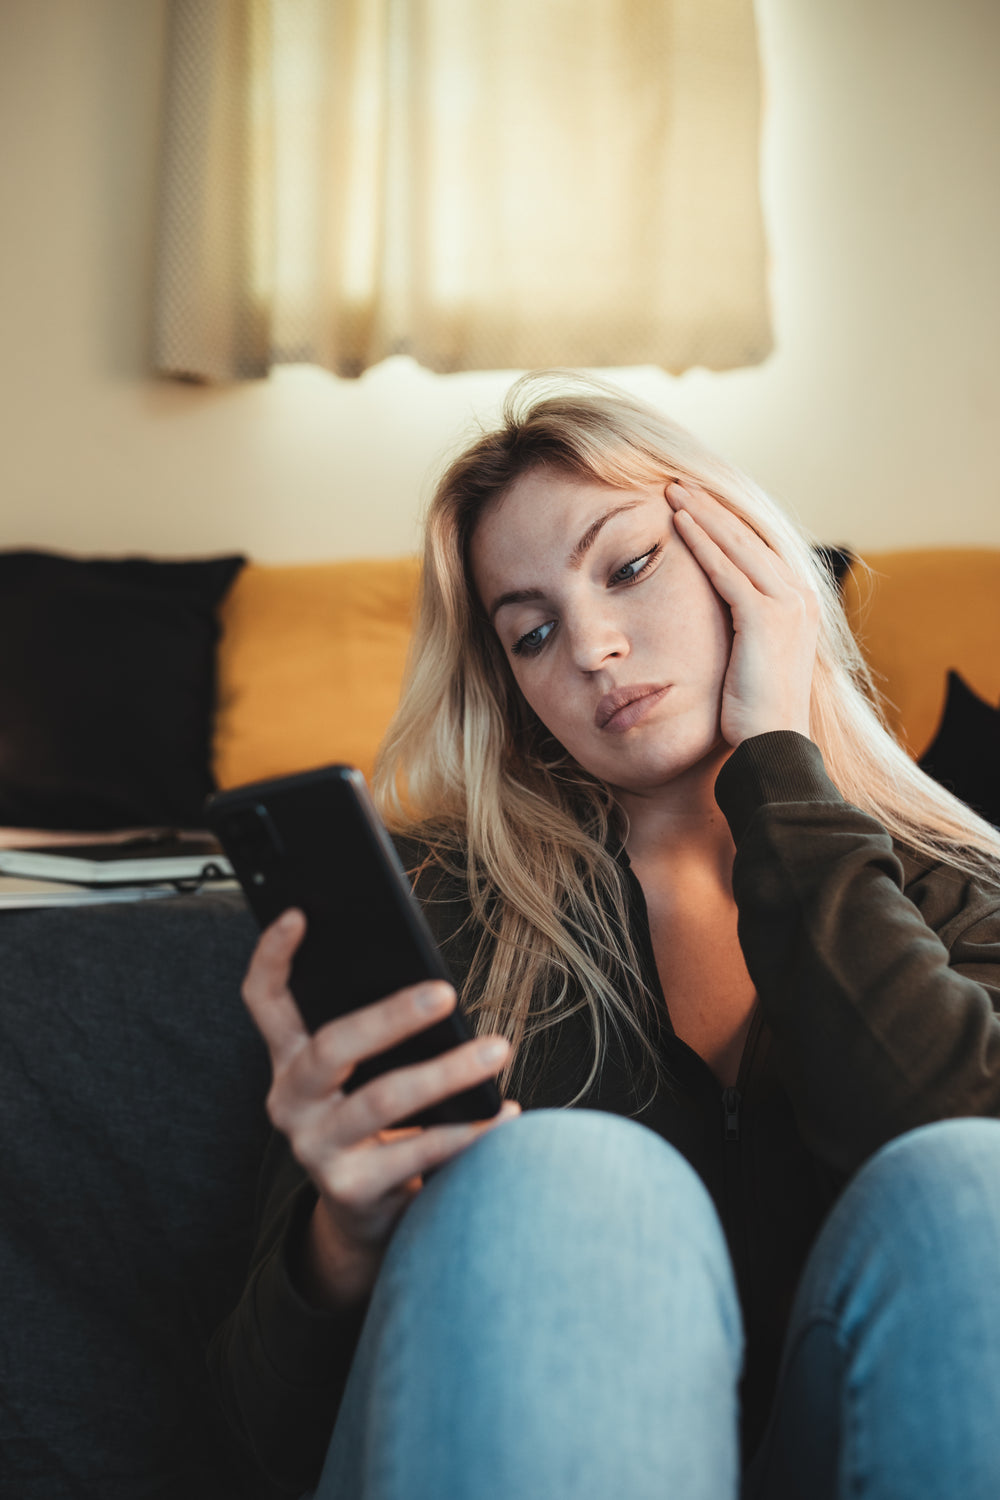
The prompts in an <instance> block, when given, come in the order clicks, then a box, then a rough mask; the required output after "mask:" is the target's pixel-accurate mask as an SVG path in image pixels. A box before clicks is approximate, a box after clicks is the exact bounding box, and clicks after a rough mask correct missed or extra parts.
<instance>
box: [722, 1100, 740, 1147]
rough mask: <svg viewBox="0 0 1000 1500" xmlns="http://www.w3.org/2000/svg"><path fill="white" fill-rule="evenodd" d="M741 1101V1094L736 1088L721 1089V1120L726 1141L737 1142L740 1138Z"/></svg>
mask: <svg viewBox="0 0 1000 1500" xmlns="http://www.w3.org/2000/svg"><path fill="white" fill-rule="evenodd" d="M742 1103H743V1095H742V1094H741V1093H740V1091H739V1089H737V1088H727V1089H723V1090H722V1121H723V1130H724V1134H725V1139H726V1141H727V1142H729V1141H732V1142H737V1141H739V1138H740V1105H741V1104H742Z"/></svg>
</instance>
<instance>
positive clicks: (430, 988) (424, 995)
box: [415, 984, 451, 1014]
mask: <svg viewBox="0 0 1000 1500" xmlns="http://www.w3.org/2000/svg"><path fill="white" fill-rule="evenodd" d="M450 994H451V992H450V991H449V990H447V989H443V988H442V987H441V986H440V985H434V984H428V985H425V986H424V987H423V988H422V989H419V990H417V993H416V996H415V999H416V1002H417V1006H418V1008H419V1009H420V1010H423V1011H426V1012H427V1013H428V1014H430V1013H431V1012H433V1011H435V1010H443V1009H444V1007H445V1003H446V1002H447V1000H448V999H449V998H450Z"/></svg>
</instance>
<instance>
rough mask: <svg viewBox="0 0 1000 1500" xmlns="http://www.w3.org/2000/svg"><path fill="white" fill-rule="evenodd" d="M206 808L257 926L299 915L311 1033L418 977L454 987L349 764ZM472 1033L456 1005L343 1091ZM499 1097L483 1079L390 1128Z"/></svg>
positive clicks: (447, 1116) (297, 985)
mask: <svg viewBox="0 0 1000 1500" xmlns="http://www.w3.org/2000/svg"><path fill="white" fill-rule="evenodd" d="M206 813H207V817H208V824H209V827H210V828H211V829H212V831H213V833H214V834H215V835H216V837H217V838H218V840H219V843H220V844H221V845H222V847H223V849H224V850H225V852H226V854H227V855H228V857H229V860H230V862H231V863H232V866H233V870H234V872H235V874H236V878H237V879H238V880H239V882H240V885H241V886H242V887H243V891H244V894H245V895H246V899H247V903H248V905H249V906H250V909H251V911H252V912H253V915H254V917H255V918H256V920H257V923H258V926H260V927H261V928H264V927H267V926H269V925H270V924H271V922H273V921H274V920H275V918H276V917H278V916H280V915H281V913H282V912H283V911H287V909H288V908H289V907H290V906H296V907H298V908H299V909H300V910H301V911H303V912H304V913H305V916H306V923H307V926H306V934H305V937H304V939H303V941H302V943H301V944H300V946H299V948H298V950H297V952H296V953H295V956H294V959H293V962H292V970H291V976H290V979H289V985H290V988H291V991H292V994H293V995H294V997H295V1002H296V1004H297V1005H298V1007H299V1010H300V1011H301V1013H302V1018H303V1020H304V1021H305V1024H306V1026H307V1027H308V1028H309V1030H310V1031H315V1030H317V1029H318V1028H319V1027H320V1026H322V1025H323V1024H324V1023H325V1022H326V1021H331V1020H333V1019H334V1018H335V1017H337V1016H341V1015H343V1014H345V1013H346V1012H347V1011H351V1010H356V1009H358V1007H360V1006H363V1005H368V1004H370V1003H371V1002H372V1001H374V1000H381V999H384V998H385V996H387V995H391V994H392V993H393V992H394V991H396V990H399V989H403V988H404V987H405V986H406V985H411V984H417V983H419V982H420V981H421V980H423V979H445V980H447V981H448V982H449V984H450V983H451V982H452V980H451V975H450V974H449V973H448V969H447V966H446V964H445V962H444V959H443V958H442V957H441V954H440V952H439V950H438V948H437V945H436V944H435V942H434V939H433V937H432V936H431V932H430V928H429V927H428V926H427V922H426V920H425V918H424V915H423V912H422V911H421V910H420V906H419V904H418V903H417V900H416V898H415V897H414V895H413V892H412V890H411V889H410V884H409V881H408V880H407V878H406V874H405V872H404V870H403V867H402V865H401V863H400V861H399V857H398V855H397V854H396V850H395V848H394V846H393V843H392V840H391V839H390V837H389V835H388V833H387V831H386V829H385V827H384V825H383V823H382V821H381V819H380V818H379V816H378V813H377V812H376V810H375V806H374V803H373V802H372V800H371V797H370V795H369V792H368V788H367V786H366V784H365V779H364V777H363V776H362V774H361V772H360V771H358V770H356V769H355V768H354V767H353V766H341V765H334V766H323V767H321V768H319V769H317V770H315V771H304V772H301V773H300V774H298V775H295V776H284V777H279V778H277V779H275V780H273V781H259V782H254V783H252V784H251V785H248V786H241V787H234V788H233V789H232V790H231V791H226V792H218V793H216V795H215V796H213V797H210V798H209V800H208V803H207V804H206ZM471 1034H472V1033H471V1032H470V1031H469V1029H468V1027H467V1025H466V1023H465V1021H464V1020H463V1018H462V1016H461V1014H460V1013H459V1011H458V1009H457V1008H456V1009H455V1010H453V1011H452V1012H451V1014H450V1015H448V1016H446V1017H445V1019H444V1020H442V1021H436V1022H435V1023H434V1024H433V1025H432V1026H429V1027H427V1028H426V1030H424V1031H420V1032H418V1033H417V1034H416V1035H415V1036H412V1037H409V1038H407V1039H406V1040H405V1041H403V1042H400V1043H398V1044H397V1045H396V1046H394V1047H391V1048H390V1049H389V1050H388V1051H386V1052H382V1053H380V1054H379V1055H378V1056H377V1057H374V1058H371V1059H368V1060H366V1061H365V1062H364V1063H363V1064H360V1065H359V1066H358V1067H357V1068H356V1069H355V1070H354V1072H353V1074H352V1075H351V1078H350V1081H349V1083H348V1084H347V1085H346V1088H347V1089H348V1090H350V1089H353V1088H357V1087H358V1086H359V1085H360V1084H362V1083H364V1082H366V1081H367V1080H368V1079H369V1078H373V1077H375V1076H376V1075H377V1074H379V1073H384V1072H387V1071H388V1070H389V1069H391V1068H398V1067H404V1066H407V1065H408V1064H411V1063H416V1062H422V1061H424V1060H425V1059H427V1058H430V1057H435V1056H437V1055H438V1054H439V1053H441V1052H443V1051H446V1050H447V1049H448V1048H450V1047H455V1046H457V1045H458V1044H459V1043H460V1042H464V1041H467V1040H468V1039H469V1037H470V1036H471ZM500 1102H501V1101H500V1094H499V1091H498V1090H497V1087H496V1085H495V1084H494V1083H493V1081H492V1080H488V1081H487V1082H485V1083H481V1084H478V1085H477V1086H475V1087H474V1088H471V1089H466V1090H464V1091H463V1092H462V1093H460V1094H455V1095H453V1096H452V1097H451V1098H449V1099H445V1100H442V1101H441V1102H440V1103H439V1104H435V1105H432V1106H431V1107H430V1108H428V1109H426V1110H424V1111H421V1113H420V1114H419V1115H417V1116H412V1117H411V1118H409V1119H407V1120H405V1121H398V1122H397V1123H399V1124H406V1125H413V1124H418V1125H430V1124H442V1123H450V1122H454V1121H463V1120H485V1119H489V1118H492V1116H493V1115H495V1114H496V1113H497V1111H498V1110H499V1108H500Z"/></svg>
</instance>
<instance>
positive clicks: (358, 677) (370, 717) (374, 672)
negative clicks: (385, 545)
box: [213, 557, 419, 787]
mask: <svg viewBox="0 0 1000 1500" xmlns="http://www.w3.org/2000/svg"><path fill="white" fill-rule="evenodd" d="M418 577H419V564H418V562H417V560H416V559H415V558H412V557H403V558H379V559H375V560H371V561H352V562H339V563H325V564H320V563H316V564H309V563H304V564H299V565H289V566H277V565H269V564H260V563H250V564H248V566H247V567H246V568H245V569H244V570H243V572H242V574H241V575H240V577H239V578H238V579H237V581H236V583H235V585H234V586H233V588H232V590H231V591H230V593H229V596H228V597H227V599H226V601H225V603H224V605H223V607H222V611H221V618H222V626H223V633H222V640H221V642H220V646H219V707H218V714H217V718H216V724H215V737H214V746H213V769H214V773H215V779H216V781H217V782H218V784H219V786H220V787H230V786H238V785H240V784H241V783H244V782H248V781H256V780H258V779H260V778H263V777H267V776H279V775H285V774H287V773H289V772H292V771H303V770H308V769H310V768H311V767H313V766H318V765H324V764H327V763H329V762H332V761H343V762H346V763H347V764H348V765H354V766H358V767H360V769H361V770H362V771H363V772H364V773H365V775H366V776H369V777H370V775H371V769H372V763H373V761H374V758H375V751H376V748H377V746H378V743H379V741H380V740H381V738H382V735H383V734H384V733H385V729H386V726H387V725H388V723H389V720H390V718H391V717H392V713H393V711H394V709H395V707H396V701H397V699H398V697H399V689H400V684H401V682H402V677H403V668H404V666H405V663H406V653H407V650H408V648H409V643H410V633H411V630H412V627H413V613H414V606H415V602H416V591H417V582H418Z"/></svg>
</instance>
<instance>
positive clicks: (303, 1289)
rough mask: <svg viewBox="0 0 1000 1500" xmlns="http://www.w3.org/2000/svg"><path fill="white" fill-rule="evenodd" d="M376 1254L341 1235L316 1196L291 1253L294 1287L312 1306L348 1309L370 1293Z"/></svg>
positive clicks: (373, 1280) (339, 1309)
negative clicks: (298, 1240) (295, 1246)
mask: <svg viewBox="0 0 1000 1500" xmlns="http://www.w3.org/2000/svg"><path fill="white" fill-rule="evenodd" d="M377 1262H378V1258H377V1257H376V1256H375V1255H374V1254H373V1252H372V1250H371V1249H370V1248H365V1247H362V1246H359V1245H352V1244H350V1243H349V1242H347V1241H346V1240H345V1239H344V1236H343V1234H342V1232H341V1231H340V1229H339V1228H338V1226H337V1224H336V1223H335V1222H334V1220H333V1218H332V1216H331V1214H330V1212H329V1207H328V1205H327V1203H326V1202H325V1201H324V1199H322V1198H319V1199H317V1201H316V1205H315V1207H314V1208H313V1211H312V1214H311V1215H310V1218H309V1221H308V1223H307V1224H306V1228H305V1233H304V1235H303V1236H302V1239H301V1241H300V1243H299V1245H298V1246H297V1252H296V1253H295V1254H294V1255H293V1258H292V1266H291V1273H292V1278H293V1281H294V1282H295V1285H296V1289H297V1290H298V1291H299V1293H300V1295H301V1296H302V1297H303V1298H304V1299H305V1301H306V1302H308V1303H309V1304H310V1305H311V1306H313V1307H318V1308H322V1309H323V1310H325V1311H327V1312H348V1311H350V1310H351V1309H352V1308H356V1307H358V1306H360V1305H361V1304H363V1303H364V1302H365V1301H366V1300H367V1298H368V1297H369V1296H370V1295H371V1290H372V1287H373V1286H374V1284H375V1276H376V1274H377V1271H378V1263H377Z"/></svg>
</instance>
